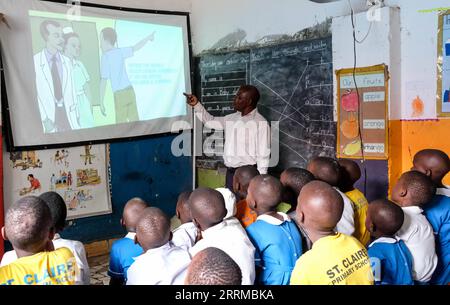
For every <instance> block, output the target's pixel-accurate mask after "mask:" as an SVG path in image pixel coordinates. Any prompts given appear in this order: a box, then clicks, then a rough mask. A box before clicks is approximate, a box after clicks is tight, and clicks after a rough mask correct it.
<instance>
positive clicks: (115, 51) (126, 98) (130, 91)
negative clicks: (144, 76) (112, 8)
mask: <svg viewBox="0 0 450 305" xmlns="http://www.w3.org/2000/svg"><path fill="white" fill-rule="evenodd" d="M154 35H155V32H153V33H151V34H150V35H148V36H146V37H144V38H143V39H142V40H141V41H139V42H138V43H136V44H135V45H134V46H131V47H125V48H119V47H117V33H116V30H114V29H113V28H104V29H103V30H102V31H101V35H100V36H101V37H100V47H101V49H102V52H103V54H102V60H101V67H100V74H101V81H100V99H101V101H100V107H101V112H102V114H103V115H105V116H106V111H105V106H104V102H103V99H104V97H105V88H106V81H107V80H108V79H109V80H110V81H111V88H112V90H113V95H114V110H115V113H116V123H127V122H134V121H139V113H138V109H137V105H136V94H135V92H134V88H133V86H132V85H131V81H130V80H129V78H128V74H127V70H126V67H125V60H126V59H127V58H129V57H131V56H133V55H134V53H135V52H137V51H138V50H140V49H142V48H143V47H144V46H145V45H146V44H147V42H149V41H153V39H154Z"/></svg>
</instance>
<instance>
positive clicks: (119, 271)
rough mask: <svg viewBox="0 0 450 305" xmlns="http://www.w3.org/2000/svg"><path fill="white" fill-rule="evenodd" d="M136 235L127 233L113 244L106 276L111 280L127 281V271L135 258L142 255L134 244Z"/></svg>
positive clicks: (139, 247)
mask: <svg viewBox="0 0 450 305" xmlns="http://www.w3.org/2000/svg"><path fill="white" fill-rule="evenodd" d="M135 235H136V233H128V234H127V235H126V236H125V237H124V238H121V239H118V240H116V241H115V242H113V244H112V246H111V252H110V254H109V269H108V275H109V276H110V277H111V278H113V277H115V278H123V279H124V280H125V281H126V279H127V271H128V268H130V266H131V264H133V263H134V260H135V258H136V257H138V256H139V255H141V254H142V253H143V251H144V250H143V249H142V247H141V246H139V244H136V243H135V242H134V237H135Z"/></svg>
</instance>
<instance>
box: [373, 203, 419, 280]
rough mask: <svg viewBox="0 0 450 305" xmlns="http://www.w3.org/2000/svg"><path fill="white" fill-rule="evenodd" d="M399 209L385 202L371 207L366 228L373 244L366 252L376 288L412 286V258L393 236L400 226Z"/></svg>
mask: <svg viewBox="0 0 450 305" xmlns="http://www.w3.org/2000/svg"><path fill="white" fill-rule="evenodd" d="M403 221H404V213H403V211H402V209H401V208H400V207H399V206H398V205H396V204H395V203H393V202H392V201H389V200H387V199H380V200H375V201H373V202H371V203H370V205H369V209H368V211H367V218H366V226H367V230H368V231H369V232H370V234H371V235H372V237H373V238H375V241H373V242H372V243H371V244H370V245H369V247H368V252H369V256H370V260H371V262H372V269H373V271H374V275H375V284H377V285H413V284H414V281H413V275H412V261H413V258H412V255H411V252H410V251H409V249H408V247H406V245H405V243H404V242H403V241H402V240H401V239H399V238H398V237H396V236H395V234H396V233H397V232H398V230H399V229H400V228H401V226H402V225H403Z"/></svg>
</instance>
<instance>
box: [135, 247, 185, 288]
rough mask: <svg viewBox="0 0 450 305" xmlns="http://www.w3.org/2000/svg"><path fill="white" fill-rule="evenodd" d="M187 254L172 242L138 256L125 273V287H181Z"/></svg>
mask: <svg viewBox="0 0 450 305" xmlns="http://www.w3.org/2000/svg"><path fill="white" fill-rule="evenodd" d="M190 262H191V256H190V255H189V252H188V251H187V250H186V249H184V248H182V247H177V246H174V245H173V243H172V242H170V241H169V242H167V243H166V244H165V245H163V246H161V247H159V248H155V249H150V250H147V252H145V253H144V254H141V255H139V256H138V257H137V258H136V259H135V261H134V263H133V264H131V266H130V268H128V271H127V285H183V284H184V278H185V277H186V271H187V268H188V266H189V264H190Z"/></svg>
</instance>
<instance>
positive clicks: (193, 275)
mask: <svg viewBox="0 0 450 305" xmlns="http://www.w3.org/2000/svg"><path fill="white" fill-rule="evenodd" d="M241 283H242V273H241V269H240V268H239V266H238V264H236V262H235V261H234V260H233V259H232V258H231V257H230V256H229V255H228V254H226V253H225V252H224V251H222V250H220V249H218V248H213V247H210V248H206V249H204V250H202V251H200V252H199V253H197V254H196V255H195V256H194V257H193V258H192V262H191V264H190V265H189V268H188V271H187V276H186V280H185V284H186V285H241Z"/></svg>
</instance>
